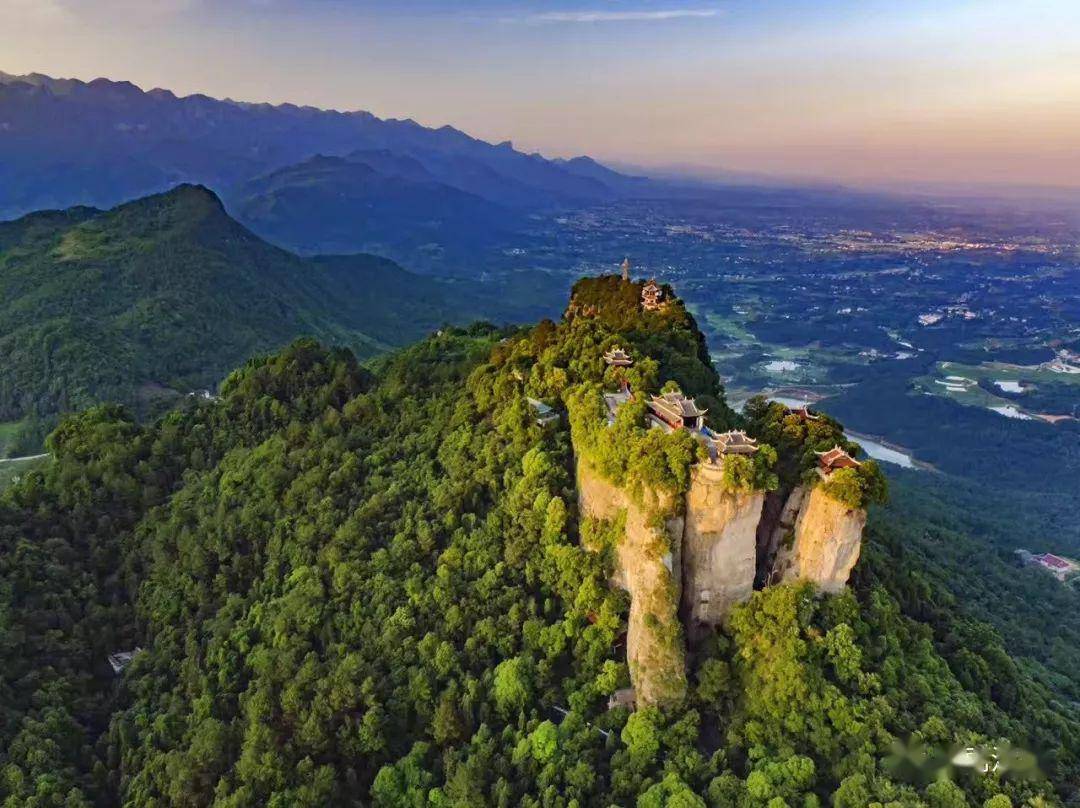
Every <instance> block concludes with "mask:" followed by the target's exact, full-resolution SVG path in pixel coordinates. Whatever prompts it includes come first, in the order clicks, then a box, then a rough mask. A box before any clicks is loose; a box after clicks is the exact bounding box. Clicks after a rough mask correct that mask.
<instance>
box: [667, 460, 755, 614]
mask: <svg viewBox="0 0 1080 808" xmlns="http://www.w3.org/2000/svg"><path fill="white" fill-rule="evenodd" d="M764 502H765V495H764V494H762V493H758V492H754V493H732V492H730V491H726V490H725V489H724V486H723V483H722V480H721V475H720V471H719V469H718V468H717V467H715V466H710V465H699V466H696V467H694V469H693V474H692V478H691V484H690V490H689V491H688V492H687V494H686V508H685V527H684V530H683V536H682V557H683V559H682V560H683V570H682V579H683V614H684V616H685V619H686V620H687V623H688V625H689V626H695V625H698V624H705V625H717V624H718V623H720V622H721V621H722V620H723V618H724V617H725V616H727V613H728V612H729V611H731V607H732V606H733V605H735V604H737V603H741V602H743V601H744V600H747V599H748V598H749V597H750V595H751V593H752V592H753V589H754V575H755V572H756V556H757V552H756V551H757V547H756V544H757V541H756V534H757V526H758V521H759V520H760V518H761V508H762V505H763V504H764Z"/></svg>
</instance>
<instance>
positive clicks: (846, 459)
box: [814, 445, 862, 477]
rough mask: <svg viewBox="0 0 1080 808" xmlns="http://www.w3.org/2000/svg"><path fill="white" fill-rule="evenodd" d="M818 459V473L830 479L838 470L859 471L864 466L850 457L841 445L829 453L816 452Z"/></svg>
mask: <svg viewBox="0 0 1080 808" xmlns="http://www.w3.org/2000/svg"><path fill="white" fill-rule="evenodd" d="M814 454H816V455H817V458H818V473H819V474H821V476H823V477H828V476H829V475H830V474H832V473H833V472H834V471H836V470H837V469H857V468H858V467H859V466H861V465H862V463H860V462H859V461H858V460H856V459H855V458H854V457H852V456H851V455H849V454H848V453H847V452H845V451H844V450H843V449H841V448H840V446H839V445H837V446H834V447H832V448H831V449H829V451H827V452H814Z"/></svg>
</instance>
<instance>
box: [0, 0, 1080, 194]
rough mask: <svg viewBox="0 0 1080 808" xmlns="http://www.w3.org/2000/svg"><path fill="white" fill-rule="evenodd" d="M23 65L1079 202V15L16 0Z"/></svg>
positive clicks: (744, 6) (555, 140)
mask: <svg viewBox="0 0 1080 808" xmlns="http://www.w3.org/2000/svg"><path fill="white" fill-rule="evenodd" d="M0 10H2V11H3V12H4V14H5V18H6V20H7V21H8V22H9V25H8V30H9V31H11V32H14V34H15V35H14V36H9V37H8V41H7V42H6V43H5V53H4V57H3V58H4V64H3V65H0V69H2V70H4V71H6V72H9V73H16V74H22V73H28V72H39V73H45V74H47V75H50V76H56V77H70V78H79V79H83V80H90V79H93V78H97V77H99V76H103V77H107V78H110V79H114V80H128V81H132V82H133V83H135V84H137V85H139V86H140V87H143V88H144V89H151V88H153V87H163V88H167V89H170V90H172V91H174V92H176V93H177V94H178V95H187V94H191V93H204V94H206V95H210V96H214V97H219V98H225V97H229V98H234V99H237V100H242V101H252V102H260V101H267V102H270V103H282V102H291V103H296V104H305V105H310V106H316V107H323V108H333V109H349V110H353V109H364V110H368V111H370V112H372V113H374V114H376V115H379V116H380V117H390V118H412V119H414V120H416V121H418V122H420V123H422V124H424V125H428V126H441V125H444V124H449V125H452V126H454V127H456V128H459V129H462V130H464V131H466V132H468V133H469V134H471V135H474V136H476V137H479V138H482V139H484V140H489V141H493V142H499V141H502V140H512V141H513V142H514V144H515V145H516V146H518V147H519V148H521V149H523V150H526V151H539V152H541V153H543V154H545V155H547V156H564V157H568V156H573V155H577V154H588V155H590V156H592V157H595V158H597V159H599V160H601V161H606V162H612V163H617V164H620V165H634V166H641V167H643V168H646V169H650V168H652V169H662V168H665V167H670V166H673V165H682V166H695V167H697V168H699V169H700V170H701V171H702V172H716V171H726V172H745V173H751V174H762V175H767V176H770V177H775V178H782V179H787V180H810V181H827V182H837V183H843V184H848V185H854V186H863V187H882V186H904V185H911V186H919V185H926V184H939V185H941V186H943V187H944V186H949V185H958V186H963V185H975V186H1000V187H1005V186H1032V187H1048V188H1055V189H1071V188H1080V36H1077V33H1078V32H1080V4H1075V3H1068V2H1065V0H1039V1H1037V2H1032V3H1028V4H1023V5H1022V6H1021V5H1020V4H1015V3H1007V2H1000V0H985V1H984V2H978V3H976V2H962V1H961V0H947V1H946V2H939V3H930V2H925V1H924V0H919V2H914V3H910V4H906V5H905V6H904V7H903V8H898V7H897V6H896V5H895V4H887V3H884V2H879V1H878V0H870V1H869V2H862V3H856V2H851V1H850V0H830V1H829V2H816V3H815V2H810V0H786V1H784V2H781V1H779V0H766V1H765V2H759V3H749V2H728V3H715V2H693V1H691V0H687V2H629V0H628V1H627V2H616V0H604V2H596V0H593V1H592V2H587V1H586V0H583V1H582V2H579V3H568V2H564V1H563V0H560V1H559V2H549V3H538V2H529V1H526V0H522V1H521V2H501V3H496V2H491V1H490V0H488V1H486V2H472V3H462V4H458V5H457V6H455V9H454V10H453V11H449V10H445V9H444V4H441V3H437V2H431V1H429V0H406V2H398V3H389V2H384V1H383V0H379V1H378V2H346V1H344V0H341V1H339V0H319V2H314V3H300V2H297V1H296V0H237V1H236V2H225V3H211V2H209V0H165V1H164V2H159V3H155V4H153V7H151V8H148V7H146V4H139V3H136V2H134V1H133V0H44V2H34V1H33V0H0Z"/></svg>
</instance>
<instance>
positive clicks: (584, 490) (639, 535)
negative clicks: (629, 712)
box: [577, 460, 686, 706]
mask: <svg viewBox="0 0 1080 808" xmlns="http://www.w3.org/2000/svg"><path fill="white" fill-rule="evenodd" d="M577 465H578V469H577V478H578V479H577V489H578V505H579V508H580V510H581V513H582V515H583V516H591V517H593V518H596V519H606V520H614V519H616V518H618V517H619V515H620V514H625V531H624V535H623V537H622V540H621V541H620V542H619V543H618V546H617V547H616V550H615V572H614V575H613V580H612V583H614V584H616V585H617V586H620V587H621V588H623V589H625V590H626V591H627V592H629V593H630V616H629V620H628V625H627V635H626V659H627V664H628V665H629V667H630V678H631V680H632V681H633V683H634V688H635V690H636V699H637V703H638V705H639V706H640V705H662V704H671V703H675V702H678V701H679V700H681V699H682V698H683V697H684V696H685V694H686V659H685V652H684V649H683V639H682V627H681V625H680V623H679V617H678V603H679V581H680V578H679V574H678V570H680V569H681V560H680V558H679V551H680V541H679V540H678V538H676V540H675V541H672V538H671V537H672V536H675V537H681V535H682V519H681V518H679V517H673V518H670V519H668V520H667V522H664V521H662V520H660V521H659V522H658V520H657V517H656V514H658V513H665V512H667V511H670V510H671V502H670V501H664V499H663V498H662V497H659V496H656V495H653V494H646V497H645V499H646V502H645V503H644V504H638V503H636V502H634V501H633V500H632V499H631V498H630V497H629V496H628V495H627V494H626V493H625V492H623V491H622V490H620V489H619V488H617V487H616V486H614V485H612V484H611V483H609V482H608V481H607V480H605V479H604V478H603V477H601V476H600V475H599V474H598V473H597V472H596V471H595V470H593V469H592V468H591V467H589V465H588V464H587V463H586V462H585V461H583V460H579V461H578V464H577Z"/></svg>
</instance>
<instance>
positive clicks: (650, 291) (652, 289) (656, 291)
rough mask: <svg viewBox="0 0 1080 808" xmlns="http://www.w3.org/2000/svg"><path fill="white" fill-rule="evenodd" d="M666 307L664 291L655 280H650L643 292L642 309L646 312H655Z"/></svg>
mask: <svg viewBox="0 0 1080 808" xmlns="http://www.w3.org/2000/svg"><path fill="white" fill-rule="evenodd" d="M663 305H664V290H663V289H661V288H660V287H659V286H658V285H657V283H656V281H655V280H650V281H649V282H648V283H646V284H645V286H644V287H643V288H642V290H641V308H643V309H645V311H655V310H656V309H659V308H661V307H662V306H663Z"/></svg>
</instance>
